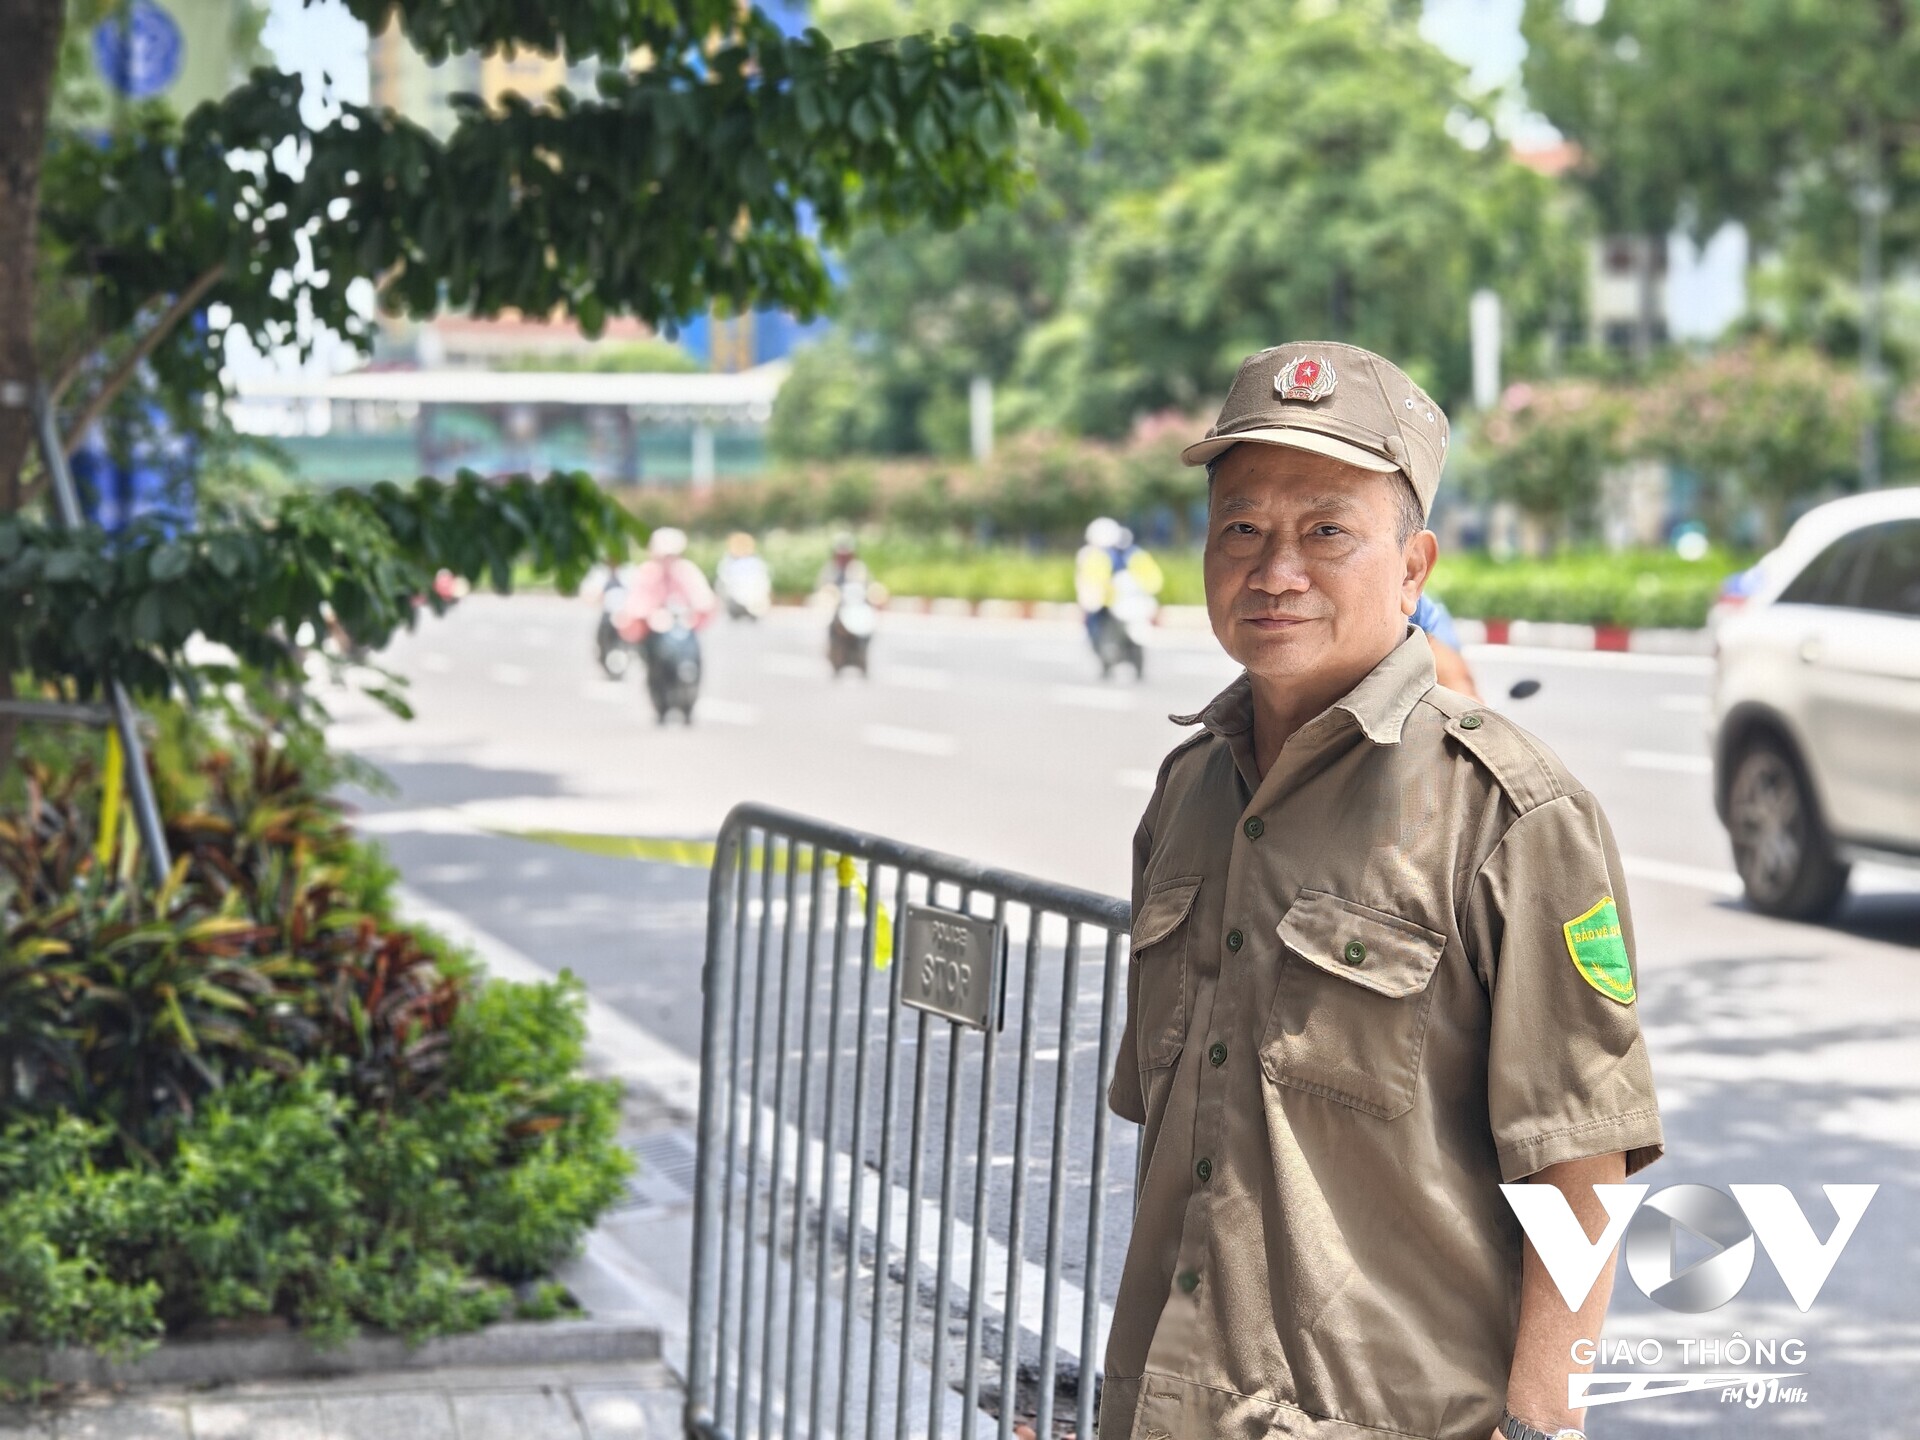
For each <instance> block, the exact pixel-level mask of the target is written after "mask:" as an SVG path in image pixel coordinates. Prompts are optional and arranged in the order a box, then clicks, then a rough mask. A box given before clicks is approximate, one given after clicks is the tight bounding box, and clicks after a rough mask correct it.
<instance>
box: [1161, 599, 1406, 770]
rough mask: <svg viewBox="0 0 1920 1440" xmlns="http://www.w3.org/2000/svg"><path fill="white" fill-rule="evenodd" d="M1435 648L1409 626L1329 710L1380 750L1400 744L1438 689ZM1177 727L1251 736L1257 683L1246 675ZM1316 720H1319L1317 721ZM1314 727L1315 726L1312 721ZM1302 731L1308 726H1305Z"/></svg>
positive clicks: (1178, 718) (1180, 719) (1225, 736)
mask: <svg viewBox="0 0 1920 1440" xmlns="http://www.w3.org/2000/svg"><path fill="white" fill-rule="evenodd" d="M1434 683H1435V680H1434V671H1433V647H1432V646H1430V645H1428V644H1427V636H1426V632H1425V631H1424V630H1421V629H1419V628H1418V627H1416V626H1413V625H1409V626H1408V627H1407V636H1406V638H1405V639H1404V640H1402V641H1401V642H1400V643H1399V644H1398V645H1396V646H1394V648H1393V649H1392V650H1390V651H1388V652H1387V656H1386V658H1385V659H1384V660H1382V661H1381V662H1380V663H1379V664H1378V665H1376V666H1374V667H1373V669H1372V670H1370V671H1368V672H1367V674H1366V677H1365V678H1364V679H1362V680H1361V682H1360V683H1359V684H1358V685H1356V686H1354V687H1353V689H1351V690H1349V691H1348V692H1347V693H1346V694H1345V695H1344V696H1342V697H1341V698H1340V699H1338V700H1336V701H1334V702H1333V704H1332V705H1330V706H1329V707H1328V711H1333V710H1344V711H1346V712H1347V713H1348V714H1349V715H1351V716H1352V717H1353V718H1354V720H1355V721H1356V722H1358V724H1359V726H1360V730H1361V733H1362V734H1364V735H1365V736H1366V737H1367V739H1369V740H1371V741H1372V742H1373V743H1374V744H1376V745H1397V744H1399V743H1400V732H1401V729H1402V728H1403V727H1404V726H1405V725H1406V723H1407V716H1409V715H1411V714H1412V713H1413V707H1414V706H1415V705H1417V704H1419V703H1420V697H1421V696H1422V695H1425V694H1426V693H1427V692H1428V691H1429V690H1431V689H1432V688H1433V687H1434ZM1167 718H1168V719H1169V720H1171V721H1173V723H1174V724H1176V725H1204V726H1205V727H1206V728H1207V730H1208V731H1209V732H1210V733H1212V734H1214V735H1218V736H1220V737H1221V738H1222V739H1225V740H1231V739H1232V738H1234V737H1235V736H1239V735H1248V734H1251V733H1252V731H1253V681H1252V679H1251V678H1250V677H1249V676H1248V674H1247V672H1246V671H1244V670H1242V671H1241V672H1240V674H1239V675H1238V676H1237V677H1236V678H1235V679H1234V680H1233V682H1232V683H1231V684H1229V685H1228V686H1227V688H1226V689H1224V690H1222V691H1221V692H1220V693H1219V694H1218V695H1216V696H1214V697H1213V699H1212V700H1211V701H1209V702H1208V703H1207V704H1206V706H1205V707H1203V708H1202V709H1200V710H1197V711H1195V712H1194V713H1193V714H1191V715H1169V716H1168V717H1167ZM1316 718H1318V717H1316ZM1309 723H1312V722H1309ZM1303 728H1304V727H1303Z"/></svg>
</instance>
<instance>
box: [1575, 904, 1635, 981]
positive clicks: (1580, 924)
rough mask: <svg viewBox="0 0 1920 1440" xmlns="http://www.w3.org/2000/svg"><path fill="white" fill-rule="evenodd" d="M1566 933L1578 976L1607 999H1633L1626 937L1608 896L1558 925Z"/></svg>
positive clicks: (1631, 974)
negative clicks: (1581, 913) (1583, 912)
mask: <svg viewBox="0 0 1920 1440" xmlns="http://www.w3.org/2000/svg"><path fill="white" fill-rule="evenodd" d="M1560 930H1561V933H1563V934H1564V935H1565V936H1566V937H1567V954H1569V955H1571V956H1572V957H1573V968H1574V969H1576V970H1578V971H1579V972H1580V978H1581V979H1583V980H1585V981H1586V982H1587V984H1589V985H1591V986H1592V987H1593V988H1594V989H1596V990H1598V991H1599V992H1600V993H1601V994H1602V995H1604V996H1606V997H1607V998H1608V999H1609V1000H1617V1001H1619V1002H1620V1003H1621V1004H1622V1005H1628V1004H1631V1003H1632V1002H1633V996H1634V988H1633V966H1632V965H1631V964H1630V963H1629V962H1628V960H1627V941H1626V937H1625V936H1624V935H1622V934H1621V933H1620V912H1619V911H1618V910H1617V909H1615V908H1614V904H1613V897H1612V896H1611V895H1609V896H1607V897H1606V898H1605V899H1603V900H1601V902H1600V903H1599V904H1598V905H1596V906H1594V907H1593V908H1592V909H1591V910H1589V911H1587V913H1586V914H1584V915H1582V916H1580V917H1579V918H1578V919H1574V920H1569V921H1567V923H1566V924H1564V925H1562V926H1561V927H1560Z"/></svg>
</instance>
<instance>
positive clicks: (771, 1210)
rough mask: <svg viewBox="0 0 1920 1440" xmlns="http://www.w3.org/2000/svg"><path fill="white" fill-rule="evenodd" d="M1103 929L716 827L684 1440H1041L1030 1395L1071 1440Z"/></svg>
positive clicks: (892, 868) (1085, 910)
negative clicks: (1042, 1138)
mask: <svg viewBox="0 0 1920 1440" xmlns="http://www.w3.org/2000/svg"><path fill="white" fill-rule="evenodd" d="M776 925H777V927H778V933H777V935H776V933H775V927H776ZM1127 926H1128V906H1127V903H1126V902H1125V901H1123V900H1116V899H1111V898H1109V897H1106V896H1100V895H1094V894H1091V893H1089V892H1087V891H1083V890H1075V889H1071V888H1069V887H1066V886H1060V885H1051V884H1047V883H1045V882H1043V881H1039V880H1035V879H1032V878H1030V877H1028V876H1024V875H1017V874H1012V873H1010V872H1006V871H999V870H991V869H987V868H984V867H982V866H978V865H974V864H971V863H969V862H967V861H964V860H958V859H954V858H953V857H951V856H947V855H941V854H937V853H935V852H933V851H929V850H923V849H918V848H916V847H914V846H910V845H902V844H898V843H896V842H893V841H890V840H883V839H880V838H877V837H875V836H871V835H866V834H862V833H860V832H858V831H855V830H849V829H845V828H843V827H840V826H836V825H829V824H824V823H822V822H819V821H816V820H810V819H806V818H804V817H802V816H798V815H790V814H787V813H784V812H782V811H778V810H773V809H768V808H764V807H761V806H757V805H743V806H740V807H739V808H737V809H736V810H734V811H733V813H732V814H731V815H729V816H728V818H727V822H726V824H725V826H724V827H723V828H722V830H721V832H720V838H719V842H718V844H717V846H716V850H715V856H714V863H713V871H712V876H711V880H710V883H709V897H708V918H707V953H706V963H705V973H704V978H703V986H704V990H705V1004H706V1009H705V1018H704V1024H703V1033H702V1036H701V1050H700V1056H701V1082H700V1083H701V1089H700V1122H699V1136H700V1166H699V1179H698V1184H697V1190H696V1196H695V1211H694V1232H693V1235H694V1241H693V1243H694V1254H693V1293H692V1301H691V1310H690V1316H689V1327H688V1336H689V1355H688V1376H687V1378H688V1389H687V1430H688V1433H689V1434H690V1435H693V1436H699V1437H703V1440H745V1437H747V1436H749V1435H751V1436H757V1437H767V1436H773V1435H778V1436H780V1437H782V1440H792V1437H795V1436H807V1437H814V1436H828V1435H832V1436H839V1437H853V1436H861V1437H864V1440H880V1437H895V1436H910V1435H929V1436H944V1435H957V1436H959V1437H960V1440H974V1437H975V1436H976V1435H986V1434H992V1433H997V1435H998V1436H999V1437H1000V1440H1009V1437H1011V1436H1012V1434H1013V1427H1014V1425H1015V1423H1016V1421H1018V1420H1021V1419H1025V1418H1027V1417H1028V1416H1029V1415H1030V1416H1031V1417H1032V1419H1031V1422H1030V1423H1032V1424H1033V1427H1034V1431H1035V1433H1036V1434H1037V1435H1038V1436H1040V1437H1041V1440H1051V1437H1053V1436H1054V1435H1055V1434H1056V1433H1061V1431H1062V1430H1063V1428H1064V1425H1065V1422H1066V1419H1067V1417H1066V1415H1065V1414H1064V1413H1063V1414H1062V1415H1061V1416H1060V1417H1059V1423H1058V1424H1057V1423H1056V1413H1055V1412H1056V1390H1058V1391H1060V1392H1062V1399H1063V1400H1064V1399H1065V1398H1066V1397H1068V1396H1070V1397H1071V1400H1072V1405H1071V1409H1072V1411H1073V1417H1072V1426H1073V1429H1074V1430H1075V1431H1076V1432H1077V1434H1078V1435H1079V1436H1081V1437H1083V1440H1085V1437H1090V1436H1091V1435H1092V1434H1093V1422H1094V1406H1095V1386H1094V1384H1093V1383H1091V1382H1090V1380H1089V1378H1088V1377H1090V1376H1092V1375H1094V1374H1096V1373H1097V1370H1098V1364H1099V1356H1100V1353H1101V1351H1102V1349H1103V1348H1104V1346H1105V1339H1106V1336H1105V1332H1106V1324H1107V1321H1108V1320H1109V1319H1110V1316H1111V1311H1110V1308H1109V1306H1108V1305H1105V1304H1103V1303H1102V1297H1103V1296H1108V1295H1110V1294H1111V1290H1112V1286H1111V1277H1110V1276H1109V1275H1108V1273H1107V1266H1108V1263H1109V1262H1110V1261H1113V1260H1117V1258H1118V1255H1119V1254H1120V1252H1121V1251H1122V1249H1123V1248H1124V1247H1123V1245H1122V1244H1121V1243H1119V1242H1120V1241H1122V1240H1123V1238H1124V1234H1125V1230H1126V1227H1127V1226H1128V1225H1129V1224H1130V1223H1131V1218H1132V1206H1131V1199H1132V1193H1133V1175H1134V1164H1133V1153H1132V1152H1133V1150H1134V1147H1135V1142H1136V1139H1137V1132H1136V1131H1135V1130H1134V1127H1132V1126H1123V1127H1121V1129H1122V1130H1123V1131H1124V1132H1125V1133H1124V1134H1123V1135H1121V1136H1120V1137H1119V1147H1116V1146H1115V1145H1113V1144H1112V1143H1110V1136H1109V1125H1110V1121H1111V1118H1112V1117H1111V1116H1110V1114H1109V1112H1108V1110H1107V1107H1106V1084H1107V1079H1108V1076H1109V1073H1110V1072H1111V1070H1112V1066H1113V1050H1114V1040H1115V1037H1116V1035H1117V1032H1118V1028H1119V1024H1120V1019H1121V1016H1120V1008H1119V1007H1120V1004H1121V996H1122V984H1123V976H1124V973H1125V940H1126V932H1127ZM823 928H824V929H825V930H826V934H825V935H824V936H823V933H822V932H823ZM750 932H751V937H752V943H751V944H749V936H750ZM1090 932H1097V934H1094V935H1092V937H1091V938H1092V943H1091V944H1089V939H1090ZM823 942H824V943H823ZM1083 966H1084V967H1085V968H1086V969H1087V970H1088V971H1089V973H1088V974H1087V975H1086V976H1083V975H1082V974H1081V971H1082V968H1083ZM1083 984H1084V985H1087V986H1088V988H1089V989H1091V990H1092V991H1093V992H1094V994H1089V995H1088V996H1087V998H1086V1002H1085V1003H1082V999H1081V996H1082V986H1083ZM1095 994H1097V1004H1095V1003H1094V999H1095ZM1003 1051H1004V1052H1006V1053H1005V1057H1004V1058H1006V1059H1008V1060H1010V1062H1011V1063H1010V1064H1009V1065H1002V1064H1001V1061H1002V1058H1003V1054H1002V1052H1003ZM1049 1065H1051V1066H1052V1067H1053V1073H1052V1075H1051V1077H1044V1076H1043V1075H1041V1074H1040V1073H1038V1072H1039V1071H1040V1070H1042V1069H1044V1067H1046V1066H1049ZM849 1071H851V1074H849ZM1009 1071H1011V1073H1008V1072H1009ZM936 1072H937V1073H936ZM1047 1078H1050V1081H1051V1084H1050V1086H1049V1085H1047V1084H1045V1083H1042V1082H1043V1080H1044V1079H1047ZM936 1091H941V1092H943V1094H944V1098H943V1099H936ZM930 1103H934V1104H935V1105H936V1106H937V1109H936V1113H934V1114H932V1115H930V1114H929V1105H930ZM903 1111H904V1113H903ZM1037 1132H1039V1133H1047V1134H1048V1135H1049V1136H1050V1138H1049V1140H1048V1142H1047V1144H1046V1147H1045V1151H1044V1154H1042V1155H1036V1153H1035V1144H1034V1142H1035V1138H1036V1133H1037ZM1116 1148H1123V1149H1124V1151H1125V1152H1126V1153H1124V1154H1121V1155H1117V1156H1116V1155H1115V1154H1114V1153H1112V1152H1113V1151H1114V1150H1115V1149H1116ZM1043 1163H1044V1165H1045V1169H1044V1171H1043V1170H1041V1169H1040V1166H1041V1164H1043ZM930 1190H931V1191H932V1192H933V1193H932V1194H929V1193H928V1192H929V1191H930ZM1115 1202H1117V1203H1115ZM1070 1211H1071V1213H1069V1212H1070ZM1043 1217H1044V1218H1043ZM1109 1228H1112V1229H1113V1231H1114V1233H1113V1235H1111V1236H1109V1235H1108V1234H1107V1233H1106V1231H1107V1230H1108V1229H1109ZM1109 1240H1112V1241H1113V1242H1114V1243H1113V1244H1111V1245H1110V1244H1109V1243H1108V1241H1109ZM1036 1291H1037V1292H1038V1293H1037V1294H1036V1293H1035V1292H1036ZM1076 1308H1077V1311H1078V1313H1077V1315H1075V1314H1073V1313H1072V1312H1073V1311H1075V1310H1076ZM1075 1321H1077V1333H1074V1331H1073V1330H1072V1329H1070V1330H1069V1333H1068V1334H1067V1335H1065V1336H1063V1335H1062V1334H1061V1330H1062V1326H1063V1323H1064V1324H1065V1325H1067V1326H1069V1327H1073V1326H1074V1323H1075ZM1059 1408H1060V1409H1061V1410H1062V1411H1064V1410H1066V1409H1067V1408H1068V1407H1067V1406H1066V1405H1065V1404H1064V1403H1063V1404H1062V1405H1061V1406H1060V1407H1059Z"/></svg>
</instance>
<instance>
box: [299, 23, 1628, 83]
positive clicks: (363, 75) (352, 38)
mask: <svg viewBox="0 0 1920 1440" xmlns="http://www.w3.org/2000/svg"><path fill="white" fill-rule="evenodd" d="M1522 3H1523V0H1427V3H1426V12H1425V16H1424V18H1423V19H1422V21H1421V25H1420V28H1421V30H1422V31H1423V32H1424V33H1425V35H1426V36H1427V38H1428V39H1429V40H1431V41H1433V43H1434V44H1436V45H1438V46H1439V47H1440V48H1441V49H1442V50H1445V51H1446V52H1447V53H1448V54H1449V55H1452V56H1453V57H1454V58H1455V59H1456V60H1458V61H1460V62H1461V63H1462V64H1463V65H1467V66H1470V67H1471V68H1472V71H1473V80H1474V84H1475V85H1476V86H1481V87H1485V88H1487V89H1492V88H1494V87H1496V86H1498V85H1501V84H1503V83H1505V82H1506V81H1507V80H1509V79H1511V78H1512V76H1513V74H1514V72H1515V71H1516V70H1517V69H1518V68H1519V65H1520V59H1521V56H1522V55H1524V54H1525V53H1526V46H1525V45H1524V44H1523V43H1522V41H1521V39H1520V9H1521V5H1522ZM1589 3H1590V0H1589ZM265 39H266V43H267V47H268V48H269V49H270V50H272V52H273V55H274V59H275V61H276V63H278V64H279V65H280V67H281V68H282V69H284V70H293V71H298V72H299V73H300V74H301V75H303V76H305V77H308V78H309V79H311V80H312V81H313V83H315V84H318V83H319V80H320V76H321V74H322V73H323V72H324V73H326V74H328V75H330V76H331V77H332V79H333V82H334V84H335V86H336V87H337V93H338V95H339V97H340V98H341V99H342V100H352V101H360V102H364V101H365V100H366V98H367V32H366V29H365V27H363V26H362V25H361V24H360V22H359V21H357V20H355V19H354V18H353V17H352V16H351V15H349V14H347V12H346V9H345V7H344V6H342V5H341V4H340V3H339V0H319V3H317V4H306V3H303V0H272V4H271V8H270V11H269V15H268V20H267V29H266V35H265Z"/></svg>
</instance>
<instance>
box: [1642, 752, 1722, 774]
mask: <svg viewBox="0 0 1920 1440" xmlns="http://www.w3.org/2000/svg"><path fill="white" fill-rule="evenodd" d="M1620 760H1621V763H1623V764H1626V765H1631V766H1632V767H1633V768H1634V769H1636V770H1670V771H1672V772H1673V773H1674V774H1676V775H1711V774H1712V773H1713V761H1712V760H1710V759H1708V758H1707V757H1706V756H1705V755H1670V754H1668V753H1667V752H1666V751H1664V750H1628V751H1627V752H1625V753H1624V754H1623V755H1621V757H1620Z"/></svg>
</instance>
